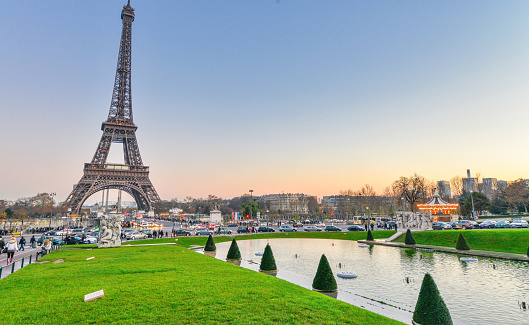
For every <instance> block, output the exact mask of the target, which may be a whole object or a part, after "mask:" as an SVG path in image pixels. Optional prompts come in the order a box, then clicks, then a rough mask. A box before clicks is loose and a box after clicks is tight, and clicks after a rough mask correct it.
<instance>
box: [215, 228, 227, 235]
mask: <svg viewBox="0 0 529 325" xmlns="http://www.w3.org/2000/svg"><path fill="white" fill-rule="evenodd" d="M215 233H216V234H217V235H231V230H229V229H228V228H226V227H219V228H217V230H215Z"/></svg>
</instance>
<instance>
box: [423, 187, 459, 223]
mask: <svg viewBox="0 0 529 325" xmlns="http://www.w3.org/2000/svg"><path fill="white" fill-rule="evenodd" d="M417 208H419V210H420V211H421V212H430V213H431V214H432V221H433V222H437V221H445V222H451V221H452V215H454V214H456V212H457V209H458V208H459V204H458V203H448V202H446V201H444V200H443V199H441V196H440V195H439V192H438V191H437V190H435V193H434V195H433V198H432V199H431V200H430V201H429V202H427V203H424V204H417Z"/></svg>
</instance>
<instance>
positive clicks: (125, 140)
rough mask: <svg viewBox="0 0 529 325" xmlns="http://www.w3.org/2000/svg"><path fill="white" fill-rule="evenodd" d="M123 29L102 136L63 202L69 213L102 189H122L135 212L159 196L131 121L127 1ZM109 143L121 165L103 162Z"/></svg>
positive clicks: (131, 16)
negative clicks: (118, 149) (119, 151)
mask: <svg viewBox="0 0 529 325" xmlns="http://www.w3.org/2000/svg"><path fill="white" fill-rule="evenodd" d="M121 19H122V21H123V29H122V32H121V42H120V46H119V55H118V65H117V68H116V78H115V81H114V90H113V92H112V101H111V103H110V110H109V112H108V118H107V120H106V121H105V122H103V124H102V125H101V131H103V135H102V136H101V140H100V141H99V146H98V147H97V149H96V152H95V154H94V157H93V158H92V162H91V163H86V164H85V165H84V170H83V172H84V175H83V177H82V178H81V180H80V181H79V182H78V183H77V184H76V186H75V188H74V189H73V191H72V192H71V193H70V195H69V196H68V198H67V199H66V201H65V205H66V206H67V207H68V208H70V209H71V211H72V213H73V214H79V212H80V211H81V207H82V206H83V203H84V202H85V201H86V200H87V199H88V198H89V197H90V196H92V195H93V194H95V193H97V192H99V191H103V190H106V189H118V190H123V191H125V192H127V193H128V194H130V195H131V196H132V197H133V198H134V200H135V201H136V204H137V205H138V209H140V210H144V211H151V210H153V203H155V202H158V201H160V197H159V196H158V193H156V190H155V189H154V186H153V185H152V183H151V181H150V179H149V167H148V166H144V165H143V161H142V159H141V154H140V149H139V147H138V142H137V140H136V129H137V128H138V127H137V126H136V125H135V124H134V121H133V118H132V96H131V43H132V42H131V36H132V22H133V21H134V9H133V8H132V7H131V6H130V0H129V1H128V3H127V5H125V6H124V7H123V10H122V11H121ZM112 143H121V144H123V158H124V164H109V163H107V158H108V153H109V151H110V147H111V145H112Z"/></svg>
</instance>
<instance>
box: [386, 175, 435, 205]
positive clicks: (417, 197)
mask: <svg viewBox="0 0 529 325" xmlns="http://www.w3.org/2000/svg"><path fill="white" fill-rule="evenodd" d="M392 188H393V191H394V192H395V193H398V194H399V196H401V197H404V198H405V200H406V202H408V203H409V204H410V206H411V209H412V211H415V205H416V204H417V203H418V202H420V201H421V200H423V199H425V197H426V194H427V190H428V181H427V180H426V178H424V177H423V176H420V175H417V173H414V174H413V175H412V176H410V177H404V176H403V177H401V178H399V179H398V180H396V181H394V182H393V184H392Z"/></svg>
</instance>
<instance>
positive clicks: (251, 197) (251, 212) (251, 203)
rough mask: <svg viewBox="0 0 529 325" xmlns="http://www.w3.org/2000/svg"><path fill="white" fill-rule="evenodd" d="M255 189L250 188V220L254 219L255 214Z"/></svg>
mask: <svg viewBox="0 0 529 325" xmlns="http://www.w3.org/2000/svg"><path fill="white" fill-rule="evenodd" d="M252 214H253V190H250V220H252V218H253V216H252Z"/></svg>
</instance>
